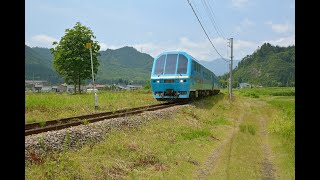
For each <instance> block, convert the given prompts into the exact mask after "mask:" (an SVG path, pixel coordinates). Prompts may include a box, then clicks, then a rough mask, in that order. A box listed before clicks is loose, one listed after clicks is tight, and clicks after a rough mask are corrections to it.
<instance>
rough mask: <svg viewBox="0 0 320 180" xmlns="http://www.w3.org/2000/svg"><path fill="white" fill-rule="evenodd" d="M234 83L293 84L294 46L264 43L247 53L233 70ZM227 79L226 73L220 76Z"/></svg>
mask: <svg viewBox="0 0 320 180" xmlns="http://www.w3.org/2000/svg"><path fill="white" fill-rule="evenodd" d="M233 77H234V80H235V83H241V82H248V83H251V84H256V85H262V86H294V85H295V46H288V47H279V46H272V45H271V44H269V43H264V44H263V45H262V46H261V48H260V49H258V50H257V51H256V52H254V53H253V54H252V55H247V56H246V57H244V58H243V59H242V61H241V62H240V63H239V64H238V67H237V68H235V69H234V70H233ZM222 78H223V79H225V80H226V79H227V75H226V74H225V75H223V76H222Z"/></svg>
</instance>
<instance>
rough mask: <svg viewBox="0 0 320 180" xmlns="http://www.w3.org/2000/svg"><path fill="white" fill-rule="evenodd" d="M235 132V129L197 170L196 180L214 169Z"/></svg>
mask: <svg viewBox="0 0 320 180" xmlns="http://www.w3.org/2000/svg"><path fill="white" fill-rule="evenodd" d="M235 131H236V129H233V130H232V131H231V133H230V134H229V135H228V137H227V138H226V139H225V140H224V141H223V142H222V143H221V144H220V146H219V147H217V148H216V149H215V150H214V151H213V152H212V154H211V155H210V157H209V158H208V159H207V161H206V162H205V163H204V165H203V166H202V167H201V168H200V169H199V170H198V173H197V177H196V179H204V178H205V177H206V176H207V175H208V174H209V173H210V171H211V170H212V169H213V168H214V166H215V164H216V161H217V160H218V158H219V157H220V154H221V153H222V152H223V151H224V150H225V146H226V144H227V143H228V142H229V141H230V140H231V139H232V137H233V135H234V133H235Z"/></svg>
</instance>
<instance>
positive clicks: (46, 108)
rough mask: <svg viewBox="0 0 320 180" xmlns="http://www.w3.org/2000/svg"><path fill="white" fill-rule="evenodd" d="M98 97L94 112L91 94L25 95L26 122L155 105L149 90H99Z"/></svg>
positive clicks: (155, 101)
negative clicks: (96, 107)
mask: <svg viewBox="0 0 320 180" xmlns="http://www.w3.org/2000/svg"><path fill="white" fill-rule="evenodd" d="M97 94H98V109H97V110H95V109H94V95H93V93H84V94H68V93H63V94H59V93H26V95H25V117H26V122H27V123H33V122H42V121H48V120H53V119H60V118H66V117H71V116H79V115H84V114H90V113H97V112H103V111H115V110H119V109H124V108H131V107H138V106H144V105H151V104H156V103H158V102H157V100H155V99H154V98H153V97H152V94H151V91H150V90H148V89H139V90H134V91H99V92H98V93H97Z"/></svg>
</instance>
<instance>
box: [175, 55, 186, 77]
mask: <svg viewBox="0 0 320 180" xmlns="http://www.w3.org/2000/svg"><path fill="white" fill-rule="evenodd" d="M187 65H188V59H187V58H186V57H185V56H184V55H182V54H180V55H179V62H178V70H177V74H187Z"/></svg>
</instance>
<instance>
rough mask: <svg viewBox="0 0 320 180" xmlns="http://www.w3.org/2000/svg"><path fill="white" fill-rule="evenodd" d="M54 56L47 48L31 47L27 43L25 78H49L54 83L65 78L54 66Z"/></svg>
mask: <svg viewBox="0 0 320 180" xmlns="http://www.w3.org/2000/svg"><path fill="white" fill-rule="evenodd" d="M52 59H53V56H52V54H51V53H50V50H49V49H47V48H38V47H35V48H30V47H29V46H27V45H25V79H28V80H32V79H34V80H47V81H50V82H52V83H57V82H63V79H62V78H61V77H60V76H59V75H58V74H57V73H56V72H55V71H54V70H53V68H52Z"/></svg>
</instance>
